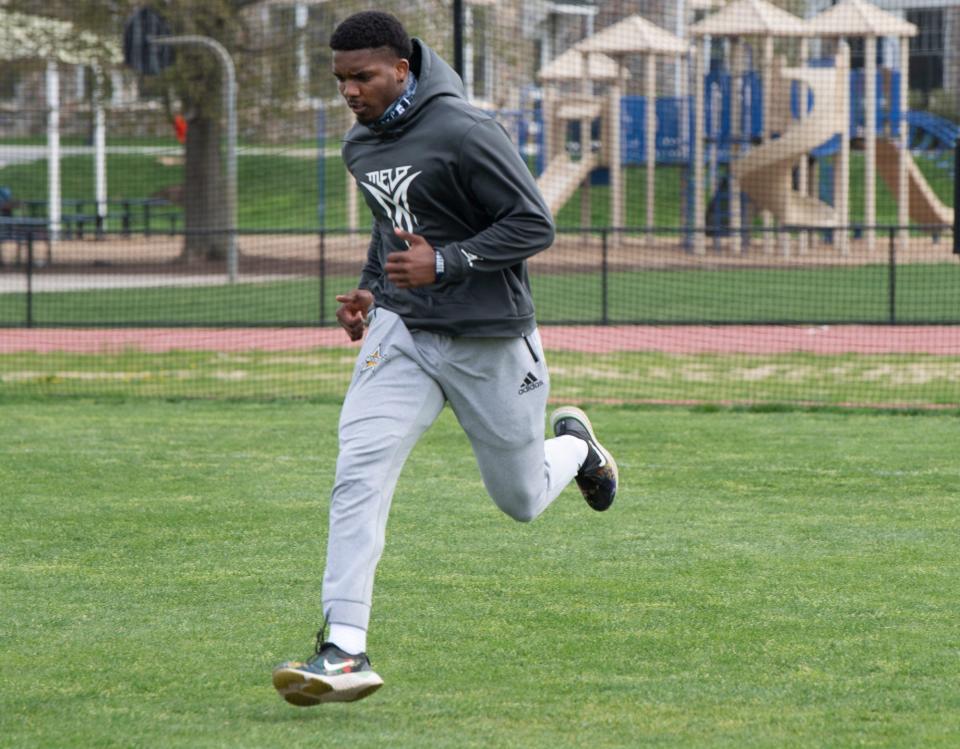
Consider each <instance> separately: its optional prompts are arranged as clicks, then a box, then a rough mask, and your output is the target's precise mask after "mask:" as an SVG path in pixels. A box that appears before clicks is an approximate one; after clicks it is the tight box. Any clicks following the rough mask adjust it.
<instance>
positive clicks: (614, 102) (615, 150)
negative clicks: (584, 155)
mask: <svg viewBox="0 0 960 749" xmlns="http://www.w3.org/2000/svg"><path fill="white" fill-rule="evenodd" d="M626 74H627V72H626V66H625V65H624V64H623V55H617V82H616V83H615V84H614V85H612V86H611V87H610V114H609V117H608V119H609V120H610V121H609V123H608V124H607V132H608V133H609V135H608V137H607V148H608V149H609V151H608V153H609V154H610V223H611V225H612V226H613V227H614V228H622V227H623V225H624V222H623V163H622V162H623V158H622V156H621V154H620V95H621V88H620V83H621V81H623V80H624V78H626ZM620 237H621V234H620V233H619V232H614V233H613V236H612V239H613V244H614V245H615V246H616V245H618V244H619V243H620Z"/></svg>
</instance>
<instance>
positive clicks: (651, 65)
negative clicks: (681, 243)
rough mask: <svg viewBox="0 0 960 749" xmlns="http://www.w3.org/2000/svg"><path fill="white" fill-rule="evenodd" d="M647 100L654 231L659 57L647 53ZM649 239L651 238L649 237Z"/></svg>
mask: <svg viewBox="0 0 960 749" xmlns="http://www.w3.org/2000/svg"><path fill="white" fill-rule="evenodd" d="M645 73H646V76H645V77H646V81H645V84H646V85H645V88H646V98H647V109H646V118H645V121H644V125H645V127H646V133H645V135H644V138H645V140H646V147H647V148H646V151H647V153H646V162H647V169H646V177H647V190H646V192H647V195H646V198H647V216H646V226H647V229H652V228H653V226H654V224H655V223H656V220H655V217H654V206H655V205H656V203H655V190H656V168H657V56H656V55H654V54H653V53H652V52H649V53H647V58H646V71H645ZM648 239H649V236H648Z"/></svg>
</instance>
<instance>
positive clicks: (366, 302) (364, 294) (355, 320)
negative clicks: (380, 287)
mask: <svg viewBox="0 0 960 749" xmlns="http://www.w3.org/2000/svg"><path fill="white" fill-rule="evenodd" d="M337 301H338V302H340V306H339V307H338V308H337V322H338V323H340V327H342V328H343V329H344V330H345V331H347V335H349V336H350V340H351V341H359V340H360V339H361V338H363V324H364V322H365V321H366V319H367V310H369V309H370V307H371V305H373V294H371V293H370V292H369V291H367V290H366V289H354V290H353V291H350V292H348V293H346V294H340V295H338V296H337Z"/></svg>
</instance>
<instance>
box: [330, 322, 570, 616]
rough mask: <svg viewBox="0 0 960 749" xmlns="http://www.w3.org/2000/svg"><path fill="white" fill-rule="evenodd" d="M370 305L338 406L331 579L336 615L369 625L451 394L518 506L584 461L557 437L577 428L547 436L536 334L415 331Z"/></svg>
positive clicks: (487, 467) (508, 499) (503, 504)
mask: <svg viewBox="0 0 960 749" xmlns="http://www.w3.org/2000/svg"><path fill="white" fill-rule="evenodd" d="M371 314H372V320H371V324H370V328H369V330H368V331H367V337H366V340H365V341H364V344H363V347H362V349H361V351H360V355H359V356H358V358H357V364H356V369H355V371H354V374H353V380H352V382H351V384H350V388H349V390H348V391H347V395H346V399H345V400H344V403H343V409H342V411H341V413H340V453H339V456H338V458H337V475H336V481H335V483H334V487H333V494H332V497H331V501H330V528H329V538H328V542H327V567H326V572H325V573H324V578H323V610H324V614H325V615H326V617H327V621H328V622H329V623H330V624H348V625H351V626H354V627H359V628H361V629H367V625H368V622H369V619H370V603H371V599H372V593H373V578H374V572H375V570H376V566H377V563H378V562H379V560H380V555H381V553H382V551H383V546H384V534H385V529H386V523H387V513H388V512H389V510H390V502H391V499H392V497H393V491H394V488H395V487H396V483H397V479H398V478H399V476H400V471H401V469H402V468H403V464H404V462H405V461H406V459H407V456H408V455H409V454H410V451H411V450H412V449H413V446H414V445H415V444H416V442H417V440H419V439H420V437H421V435H423V433H424V432H425V431H426V430H427V428H428V427H429V426H430V425H431V424H432V423H433V422H434V420H435V419H436V418H437V416H438V415H439V414H440V411H441V409H442V408H443V405H444V402H445V401H449V402H450V406H451V408H452V409H453V412H454V414H456V417H457V419H458V420H459V422H460V425H461V426H462V427H463V430H464V431H465V432H466V434H467V436H468V437H469V439H470V444H471V445H472V446H473V452H474V455H475V456H476V458H477V463H478V464H479V466H480V474H481V476H482V477H483V483H484V485H485V486H486V489H487V491H488V492H489V494H490V496H491V497H492V498H493V501H494V502H496V504H497V506H498V507H499V508H500V509H501V510H503V511H504V512H505V513H507V514H508V515H509V516H510V517H512V518H515V519H516V520H520V521H529V520H533V519H534V518H535V517H537V516H538V515H539V514H540V513H541V512H543V511H544V510H545V509H546V507H547V506H548V505H549V504H550V503H551V502H552V501H553V500H554V499H555V498H556V497H557V495H558V494H560V492H561V491H562V490H563V488H564V487H565V486H566V485H567V484H568V483H569V482H570V481H571V479H573V477H574V475H575V474H576V472H577V470H578V465H577V462H576V460H574V459H572V458H571V457H570V449H569V448H565V449H560V448H561V446H562V445H561V444H557V445H551V444H550V443H561V442H562V441H563V440H565V439H566V440H570V439H572V438H569V437H567V438H564V437H561V438H559V439H554V440H548V441H545V440H544V436H543V432H544V413H545V409H546V403H547V391H548V390H549V382H548V376H547V368H546V364H545V362H544V358H543V350H542V348H541V346H540V337H539V336H538V335H537V334H536V333H533V334H532V335H530V336H528V337H527V338H526V339H524V338H521V337H517V338H451V337H449V336H443V335H437V334H434V333H428V332H424V331H414V332H411V331H409V330H407V327H406V326H405V325H404V323H403V321H402V320H401V319H400V318H399V317H398V316H397V315H396V314H394V313H393V312H390V311H388V310H384V309H377V310H375V311H374V312H373V313H371ZM545 444H546V447H545ZM564 444H565V443H564ZM551 447H553V448H554V449H550V448H551Z"/></svg>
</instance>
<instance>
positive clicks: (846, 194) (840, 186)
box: [834, 41, 850, 255]
mask: <svg viewBox="0 0 960 749" xmlns="http://www.w3.org/2000/svg"><path fill="white" fill-rule="evenodd" d="M836 66H837V85H838V86H839V87H840V91H839V96H840V99H839V101H840V112H839V115H840V123H841V124H840V128H841V129H840V154H839V156H838V162H837V169H836V172H835V174H834V205H835V207H836V209H837V224H838V226H840V227H843V228H842V229H841V231H839V232H838V233H837V235H836V236H835V237H834V242H835V243H836V245H837V249H838V250H839V252H840V254H841V255H847V254H849V252H850V228H849V227H850V46H849V45H848V44H847V43H846V42H845V41H841V42H840V44H839V46H838V49H837V63H836Z"/></svg>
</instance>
